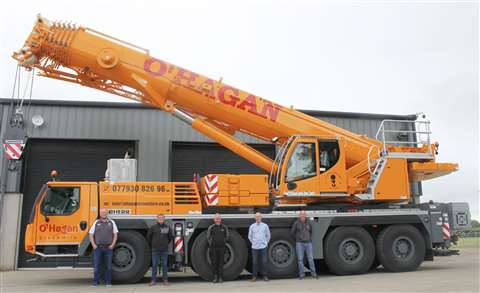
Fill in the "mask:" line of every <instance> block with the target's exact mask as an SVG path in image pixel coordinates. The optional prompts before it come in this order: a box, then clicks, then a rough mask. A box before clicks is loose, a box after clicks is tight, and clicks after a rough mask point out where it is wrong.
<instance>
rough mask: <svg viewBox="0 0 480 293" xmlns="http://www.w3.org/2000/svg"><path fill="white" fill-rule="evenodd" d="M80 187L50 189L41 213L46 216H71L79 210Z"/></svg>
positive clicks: (41, 207)
mask: <svg viewBox="0 0 480 293" xmlns="http://www.w3.org/2000/svg"><path fill="white" fill-rule="evenodd" d="M79 203H80V188H79V187H49V188H48V189H47V192H46V194H45V197H44V199H43V202H42V205H41V206H40V211H41V212H42V214H44V215H69V214H72V213H74V212H75V211H76V210H78V208H79Z"/></svg>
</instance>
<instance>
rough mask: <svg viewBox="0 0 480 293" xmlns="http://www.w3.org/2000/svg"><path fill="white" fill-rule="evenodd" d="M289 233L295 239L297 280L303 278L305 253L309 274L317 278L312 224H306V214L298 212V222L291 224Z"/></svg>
mask: <svg viewBox="0 0 480 293" xmlns="http://www.w3.org/2000/svg"><path fill="white" fill-rule="evenodd" d="M291 233H292V235H293V236H294V237H295V248H296V251H297V259H298V278H299V279H300V280H301V279H303V278H304V277H305V270H304V265H303V257H304V255H305V252H306V253H307V260H308V266H309V267H310V273H311V275H312V277H313V278H318V277H317V272H316V270H315V263H314V262H313V248H312V224H310V223H309V222H308V220H307V213H306V212H305V211H300V213H299V217H298V220H297V221H295V223H293V226H292V228H291Z"/></svg>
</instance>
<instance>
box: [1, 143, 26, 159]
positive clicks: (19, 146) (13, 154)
mask: <svg viewBox="0 0 480 293" xmlns="http://www.w3.org/2000/svg"><path fill="white" fill-rule="evenodd" d="M24 147H25V144H24V143H4V144H3V149H4V150H5V155H6V156H7V159H9V160H18V159H20V157H21V156H22V152H23V149H24Z"/></svg>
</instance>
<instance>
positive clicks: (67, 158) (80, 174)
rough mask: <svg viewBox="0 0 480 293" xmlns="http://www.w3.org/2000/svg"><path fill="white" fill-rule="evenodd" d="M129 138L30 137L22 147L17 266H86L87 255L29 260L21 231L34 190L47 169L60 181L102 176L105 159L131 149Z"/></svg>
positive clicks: (101, 178) (117, 156)
mask: <svg viewBox="0 0 480 293" xmlns="http://www.w3.org/2000/svg"><path fill="white" fill-rule="evenodd" d="M134 148H135V142H133V141H100V140H56V139H31V140H29V142H28V144H27V147H26V150H25V152H26V153H25V160H24V164H23V173H22V174H23V178H22V190H23V195H24V196H23V208H22V229H21V235H20V248H19V257H18V265H19V267H55V266H88V265H90V259H89V258H78V259H77V258H75V259H73V258H68V259H65V258H52V259H46V260H43V261H37V262H29V261H27V260H29V259H31V258H32V256H31V255H29V254H27V253H25V252H24V249H23V247H24V244H23V235H24V232H25V226H26V224H27V221H28V218H29V216H30V212H31V210H32V207H33V203H34V199H35V196H36V192H38V191H39V190H40V188H41V186H42V184H44V183H45V182H47V181H50V180H51V178H50V171H51V170H52V169H55V170H57V171H58V172H59V174H60V175H59V180H61V181H99V180H103V179H104V177H105V170H106V166H107V160H108V159H110V158H123V157H124V155H125V152H126V151H127V150H134Z"/></svg>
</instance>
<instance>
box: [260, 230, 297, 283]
mask: <svg viewBox="0 0 480 293" xmlns="http://www.w3.org/2000/svg"><path fill="white" fill-rule="evenodd" d="M267 263H268V264H267V266H268V277H270V278H272V279H280V278H294V277H296V276H297V274H298V264H297V254H296V252H295V239H294V238H293V236H292V234H291V233H290V230H289V229H272V231H271V238H270V242H269V243H268V249H267Z"/></svg>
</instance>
